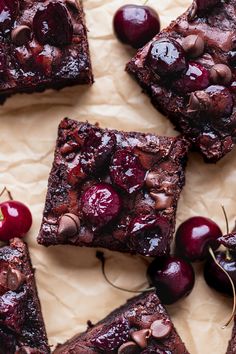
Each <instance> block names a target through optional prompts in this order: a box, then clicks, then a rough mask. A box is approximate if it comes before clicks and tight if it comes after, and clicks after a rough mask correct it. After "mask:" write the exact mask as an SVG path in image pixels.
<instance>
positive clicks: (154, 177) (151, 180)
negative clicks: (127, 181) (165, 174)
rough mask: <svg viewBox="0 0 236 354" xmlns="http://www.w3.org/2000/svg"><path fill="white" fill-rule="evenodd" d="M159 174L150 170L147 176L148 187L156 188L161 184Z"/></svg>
mask: <svg viewBox="0 0 236 354" xmlns="http://www.w3.org/2000/svg"><path fill="white" fill-rule="evenodd" d="M158 177H159V175H158V174H157V173H155V172H152V171H151V172H149V173H148V175H147V177H146V186H147V187H148V188H154V187H157V186H158V185H159V179H158Z"/></svg>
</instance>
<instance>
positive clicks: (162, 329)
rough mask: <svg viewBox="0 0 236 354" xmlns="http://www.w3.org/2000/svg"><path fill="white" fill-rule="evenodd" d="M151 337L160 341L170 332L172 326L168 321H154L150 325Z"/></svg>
mask: <svg viewBox="0 0 236 354" xmlns="http://www.w3.org/2000/svg"><path fill="white" fill-rule="evenodd" d="M150 329H151V333H152V336H153V337H154V338H156V339H162V338H165V337H167V336H168V335H169V334H170V331H171V330H172V324H171V322H170V321H164V320H156V321H154V322H153V323H152V324H151V328H150Z"/></svg>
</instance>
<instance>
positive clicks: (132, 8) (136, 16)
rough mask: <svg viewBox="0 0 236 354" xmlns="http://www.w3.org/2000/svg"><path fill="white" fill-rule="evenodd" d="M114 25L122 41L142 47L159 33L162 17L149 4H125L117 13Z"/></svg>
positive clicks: (134, 46) (135, 46)
mask: <svg viewBox="0 0 236 354" xmlns="http://www.w3.org/2000/svg"><path fill="white" fill-rule="evenodd" d="M113 27H114V31H115V34H116V36H117V38H118V39H119V40H120V41H121V42H123V43H125V44H129V45H131V46H132V47H133V48H140V47H142V46H144V45H145V44H146V43H148V42H149V41H150V40H151V39H152V38H153V37H154V36H155V35H156V34H157V33H159V31H160V18H159V15H158V14H157V12H156V11H155V10H153V9H152V8H151V7H149V6H144V5H124V6H122V7H120V8H119V9H118V10H117V12H116V13H115V15H114V19H113Z"/></svg>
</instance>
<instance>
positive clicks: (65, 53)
mask: <svg viewBox="0 0 236 354" xmlns="http://www.w3.org/2000/svg"><path fill="white" fill-rule="evenodd" d="M2 3H4V4H3V5H4V6H1V7H0V76H1V80H0V97H4V96H7V95H10V94H13V93H17V92H33V91H41V90H43V89H45V88H55V89H59V88H61V87H64V86H67V85H75V84H90V83H92V81H93V77H92V71H91V64H90V57H89V47H88V41H87V30H86V26H85V19H84V13H83V8H82V3H81V2H79V1H77V0H46V1H30V0H27V1H26V0H3V1H2Z"/></svg>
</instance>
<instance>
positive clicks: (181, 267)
mask: <svg viewBox="0 0 236 354" xmlns="http://www.w3.org/2000/svg"><path fill="white" fill-rule="evenodd" d="M147 276H148V279H149V281H150V284H151V286H154V287H155V288H156V292H157V295H158V296H159V297H160V299H161V301H162V302H163V303H164V304H166V305H170V304H173V303H174V302H176V301H178V300H179V299H181V298H182V297H185V296H187V295H188V294H190V292H191V291H192V289H193V286H194V282H195V275H194V270H193V267H192V265H191V264H190V263H188V262H187V261H185V260H184V259H182V258H179V257H175V256H166V257H161V258H156V259H155V260H154V261H153V262H152V263H150V265H149V267H148V270H147Z"/></svg>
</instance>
